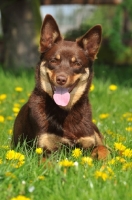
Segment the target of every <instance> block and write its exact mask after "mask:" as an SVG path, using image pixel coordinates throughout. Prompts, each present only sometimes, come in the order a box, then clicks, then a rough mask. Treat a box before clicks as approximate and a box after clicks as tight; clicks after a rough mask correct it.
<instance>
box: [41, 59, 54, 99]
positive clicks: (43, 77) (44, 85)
mask: <svg viewBox="0 0 132 200" xmlns="http://www.w3.org/2000/svg"><path fill="white" fill-rule="evenodd" d="M44 65H45V61H43V62H42V63H41V65H40V81H41V87H42V89H43V90H44V91H45V92H47V93H48V94H49V95H50V96H51V97H52V96H53V92H52V88H51V84H50V82H49V79H48V76H47V72H48V73H50V70H48V69H47V67H45V66H44Z"/></svg>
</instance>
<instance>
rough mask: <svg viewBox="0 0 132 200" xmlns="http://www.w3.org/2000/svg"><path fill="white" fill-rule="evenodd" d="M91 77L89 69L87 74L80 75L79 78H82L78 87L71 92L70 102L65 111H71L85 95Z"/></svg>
mask: <svg viewBox="0 0 132 200" xmlns="http://www.w3.org/2000/svg"><path fill="white" fill-rule="evenodd" d="M88 77H89V70H88V68H87V69H86V73H85V74H80V75H79V77H78V78H80V80H79V82H78V84H77V86H76V87H75V88H74V89H73V90H72V91H71V93H70V101H69V103H68V105H67V106H66V107H64V108H65V109H71V108H72V106H73V105H74V104H75V103H76V102H77V101H78V100H79V99H80V97H81V96H82V94H83V93H84V91H85V89H86V85H87V80H88Z"/></svg>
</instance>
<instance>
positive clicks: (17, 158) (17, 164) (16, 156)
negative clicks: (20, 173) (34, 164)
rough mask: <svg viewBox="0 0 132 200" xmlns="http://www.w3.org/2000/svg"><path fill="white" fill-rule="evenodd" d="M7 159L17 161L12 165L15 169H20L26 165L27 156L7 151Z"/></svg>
mask: <svg viewBox="0 0 132 200" xmlns="http://www.w3.org/2000/svg"><path fill="white" fill-rule="evenodd" d="M6 159H7V160H14V161H16V162H15V163H13V164H12V166H13V167H15V168H19V167H21V166H22V165H23V164H24V163H25V156H24V155H23V154H21V153H18V152H15V151H14V150H9V151H7V153H6Z"/></svg>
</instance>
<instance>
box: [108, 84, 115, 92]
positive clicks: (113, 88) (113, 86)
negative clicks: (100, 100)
mask: <svg viewBox="0 0 132 200" xmlns="http://www.w3.org/2000/svg"><path fill="white" fill-rule="evenodd" d="M109 90H111V91H115V90H117V86H116V85H114V84H112V85H110V86H109Z"/></svg>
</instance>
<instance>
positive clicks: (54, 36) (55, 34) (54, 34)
mask: <svg viewBox="0 0 132 200" xmlns="http://www.w3.org/2000/svg"><path fill="white" fill-rule="evenodd" d="M57 37H58V33H57V32H54V33H53V41H55V40H56V38H57Z"/></svg>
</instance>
